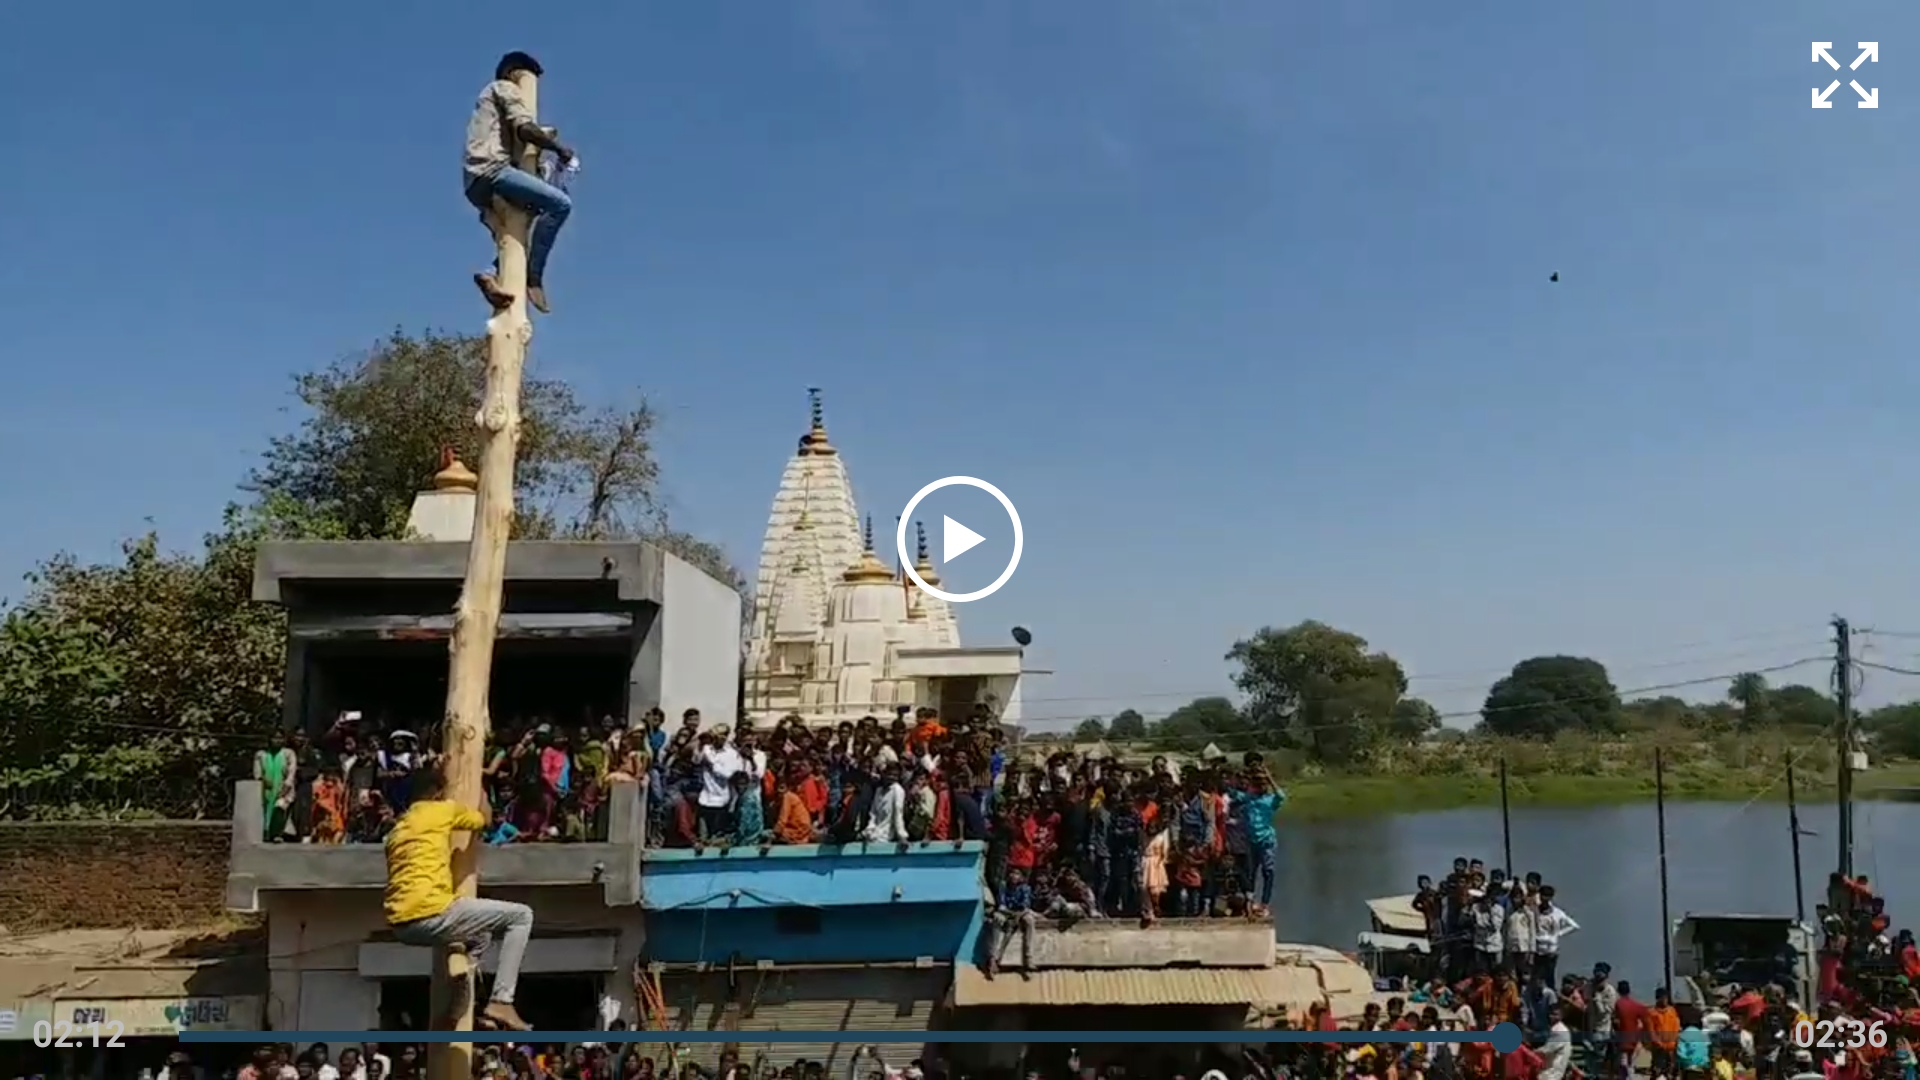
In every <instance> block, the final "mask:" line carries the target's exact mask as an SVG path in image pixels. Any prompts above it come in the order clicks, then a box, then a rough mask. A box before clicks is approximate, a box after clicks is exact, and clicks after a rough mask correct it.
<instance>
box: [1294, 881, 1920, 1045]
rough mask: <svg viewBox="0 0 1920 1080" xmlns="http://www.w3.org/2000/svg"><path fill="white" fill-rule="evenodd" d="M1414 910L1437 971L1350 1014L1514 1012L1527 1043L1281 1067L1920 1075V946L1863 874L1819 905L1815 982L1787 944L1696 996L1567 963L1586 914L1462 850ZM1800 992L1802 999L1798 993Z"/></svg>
mask: <svg viewBox="0 0 1920 1080" xmlns="http://www.w3.org/2000/svg"><path fill="white" fill-rule="evenodd" d="M1413 906H1414V909H1415V910H1416V911H1417V912H1419V914H1420V915H1421V916H1422V917H1423V918H1424V920H1425V922H1426V930H1427V938H1428V943H1429V946H1430V956H1431V969H1430V970H1429V971H1428V972H1426V973H1424V975H1421V976H1416V977H1412V978H1409V979H1406V980H1404V981H1402V982H1398V983H1395V984H1393V989H1394V990H1396V991H1398V992H1400V993H1402V994H1403V995H1404V996H1399V997H1394V998H1392V999H1390V1000H1388V1001H1387V1002H1386V1003H1385V1004H1384V1006H1382V1005H1379V1004H1372V1005H1369V1006H1367V1009H1366V1012H1365V1014H1364V1015H1363V1016H1362V1017H1361V1018H1360V1020H1359V1021H1358V1023H1357V1024H1356V1025H1354V1026H1355V1027H1357V1028H1358V1029H1359V1030H1363V1031H1366V1030H1383V1031H1409V1030H1411V1031H1423V1030H1435V1029H1442V1028H1444V1027H1446V1026H1447V1021H1449V1020H1451V1022H1452V1026H1454V1027H1456V1028H1459V1029H1464V1030H1483V1029H1486V1028H1490V1027H1492V1026H1494V1025H1497V1024H1501V1023H1508V1022H1511V1023H1514V1024H1518V1025H1519V1026H1520V1027H1521V1029H1522V1031H1523V1032H1525V1033H1526V1036H1527V1041H1526V1044H1525V1045H1523V1046H1521V1047H1520V1048H1519V1049H1518V1050H1515V1051H1513V1052H1512V1053H1508V1054H1505V1055H1499V1054H1496V1053H1495V1052H1494V1050H1493V1048H1492V1047H1491V1046H1490V1045H1488V1044H1483V1043H1474V1044H1461V1045H1457V1046H1452V1047H1447V1046H1442V1045H1440V1044H1421V1043H1381V1044H1368V1045H1364V1046H1359V1047H1352V1046H1345V1047H1336V1046H1332V1045H1326V1046H1321V1047H1313V1046H1306V1047H1296V1048H1293V1049H1290V1050H1289V1051H1288V1052H1287V1055H1286V1057H1287V1060H1288V1061H1289V1062H1290V1065H1289V1066H1288V1071H1290V1072H1293V1073H1301V1074H1304V1075H1310V1076H1314V1077H1329V1078H1330V1077H1340V1078H1342V1080H1346V1078H1353V1077H1367V1078H1391V1080H1406V1078H1407V1077H1409V1076H1415V1077H1428V1076H1435V1077H1445V1078H1455V1077H1458V1078H1462V1080H1495V1078H1498V1080H1574V1078H1578V1080H1634V1078H1637V1077H1647V1078H1649V1080H1651V1078H1660V1080H1915V1056H1914V1051H1913V1047H1914V1044H1915V1043H1916V1042H1920V995H1917V994H1916V990H1915V987H1916V986H1917V985H1920V949H1916V948H1915V945H1914V939H1913V935H1912V934H1911V933H1910V932H1908V931H1905V930H1902V931H1898V932H1892V931H1891V930H1890V924H1889V921H1888V918H1887V915H1886V905H1885V903H1884V901H1883V900H1882V899H1881V898H1879V897H1876V896H1874V895H1873V893H1872V890H1871V889H1870V887H1869V886H1868V883H1867V880H1866V879H1865V878H1858V879H1849V878H1844V877H1841V876H1840V875H1835V876H1834V879H1833V883H1832V885H1831V887H1830V889H1829V897H1828V902H1827V903H1825V904H1822V905H1820V906H1819V913H1820V918H1821V923H1822V930H1823V935H1822V938H1823V939H1822V942H1821V945H1820V949H1819V954H1818V963H1819V969H1818V970H1819V975H1818V985H1817V986H1812V985H1806V984H1805V981H1804V980H1802V979H1801V978H1799V976H1798V975H1797V974H1796V971H1797V968H1798V965H1797V964H1796V963H1795V962H1794V958H1793V957H1792V956H1791V955H1765V956H1749V955H1730V956H1726V957H1724V958H1720V959H1719V960H1717V961H1716V962H1715V963H1714V964H1713V965H1712V970H1710V971H1709V972H1708V973H1707V975H1706V977H1705V978H1704V979H1701V980H1698V981H1697V983H1696V986H1697V989H1698V990H1699V991H1700V994H1701V996H1702V997H1703V999H1704V1000H1700V1001H1687V1002H1684V1003H1682V1002H1676V1001H1675V999H1674V997H1673V995H1672V993H1671V991H1670V990H1669V989H1668V988H1666V987H1660V988H1656V989H1655V990H1654V991H1653V994H1652V997H1651V1000H1650V1001H1643V1000H1642V999H1641V998H1640V997H1639V996H1637V995H1636V992H1635V990H1634V988H1633V986H1632V985H1631V984H1630V983H1629V982H1628V981H1627V980H1625V979H1618V980H1616V979H1615V978H1614V975H1613V971H1612V968H1611V967H1610V966H1609V965H1607V964H1605V963H1600V964H1596V965H1595V966H1594V968H1593V969H1592V972H1591V974H1589V975H1584V976H1583V975H1580V974H1574V973H1568V974H1561V973H1560V972H1559V970H1558V967H1559V951H1560V943H1561V940H1562V938H1564V936H1565V935H1567V934H1570V933H1574V932H1576V931H1578V930H1579V929H1580V926H1579V924H1578V923H1577V922H1575V921H1574V920H1573V918H1572V917H1571V916H1569V915H1568V914H1567V913H1566V912H1565V911H1564V910H1562V909H1561V908H1560V907H1559V905H1558V904H1557V902H1556V897H1555V892H1554V889H1553V887H1552V886H1551V885H1549V884H1546V883H1544V882H1543V881H1542V880H1541V878H1540V875H1538V874H1532V873H1530V874H1526V875H1524V876H1521V877H1517V878H1510V877H1508V876H1507V875H1506V874H1505V873H1504V872H1503V871H1501V870H1499V869H1497V868H1496V869H1493V870H1491V871H1489V870H1488V869H1487V868H1486V867H1485V865H1484V864H1483V863H1482V862H1481V861H1479V860H1473V859H1466V858H1460V859H1456V860H1454V865H1453V871H1452V873H1450V874H1448V875H1447V876H1446V877H1445V878H1443V879H1442V880H1441V881H1440V882H1439V883H1438V884H1435V883H1434V882H1433V880H1432V879H1431V878H1428V877H1425V876H1422V877H1421V878H1420V879H1419V884H1418V891H1417V892H1416V894H1415V896H1414V900H1413ZM1810 993H1811V994H1812V995H1813V997H1812V999H1811V1000H1812V1001H1813V1006H1812V1007H1811V1008H1809V1007H1807V1006H1806V1005H1803V1004H1802V1002H1804V1001H1807V1000H1809V999H1808V995H1809V994H1810ZM1416 1010H1418V1013H1417V1016H1416ZM1306 1019H1307V1022H1306V1024H1305V1025H1304V1026H1306V1027H1308V1028H1317V1029H1322V1030H1331V1029H1332V1028H1334V1027H1336V1026H1338V1025H1335V1024H1334V1023H1333V1022H1332V1019H1331V1017H1329V1016H1327V1015H1325V1013H1324V1012H1321V1013H1318V1014H1310V1015H1309V1016H1308V1017H1307V1018H1306ZM1855 1022H1857V1026H1856V1023H1855ZM1283 1023H1284V1021H1283ZM1876 1032H1877V1034H1876Z"/></svg>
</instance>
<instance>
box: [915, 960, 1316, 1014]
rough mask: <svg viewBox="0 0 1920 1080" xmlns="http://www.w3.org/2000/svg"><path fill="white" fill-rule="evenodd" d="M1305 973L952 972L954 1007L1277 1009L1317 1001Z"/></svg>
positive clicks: (1204, 970) (1276, 970)
mask: <svg viewBox="0 0 1920 1080" xmlns="http://www.w3.org/2000/svg"><path fill="white" fill-rule="evenodd" d="M1320 996H1321V995H1320V986H1319V981H1318V979H1316V978H1315V976H1314V974H1313V972H1312V971H1311V970H1309V969H1305V968H1298V967H1286V968H1104V969H1100V970H1091V971H1090V970H1072V969H1066V968H1049V969H1046V970H1042V971H1036V972H1033V974H1032V977H1031V978H1024V979H1023V978H1021V977H1020V974H1019V973H1018V972H1002V973H1001V974H1000V975H999V976H998V977H997V978H992V979H989V978H987V974H986V972H984V971H982V970H981V969H980V968H978V967H976V966H974V965H972V964H961V965H958V966H957V967H956V968H955V969H954V977H953V1003H954V1004H955V1005H957V1006H960V1007H963V1008H966V1007H972V1006H980V1005H1016V1006H1017V1005H1251V1006H1261V1005H1268V1004H1273V1005H1278V1004H1286V1005H1290V1006H1295V1007H1298V1008H1305V1007H1306V1006H1307V1005H1308V1004H1310V1003H1312V1002H1314V1001H1318V1000H1320Z"/></svg>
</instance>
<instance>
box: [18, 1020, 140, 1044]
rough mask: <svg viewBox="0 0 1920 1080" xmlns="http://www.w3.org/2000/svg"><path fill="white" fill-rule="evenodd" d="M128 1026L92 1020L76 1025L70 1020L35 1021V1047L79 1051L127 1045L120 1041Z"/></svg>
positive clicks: (116, 1022) (112, 1021) (114, 1021)
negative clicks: (87, 1047)
mask: <svg viewBox="0 0 1920 1080" xmlns="http://www.w3.org/2000/svg"><path fill="white" fill-rule="evenodd" d="M126 1032H127V1029H126V1025H124V1024H122V1023H121V1022H120V1021H118V1020H107V1021H104V1022H103V1021H99V1020H90V1021H87V1022H86V1023H75V1022H73V1021H70V1020H35V1021H34V1022H33V1045H35V1046H39V1047H48V1046H52V1047H58V1048H61V1049H78V1048H80V1047H85V1046H112V1047H123V1046H125V1045H127V1044H126V1043H124V1042H121V1041H120V1040H121V1039H122V1038H123V1037H124V1036H125V1035H126Z"/></svg>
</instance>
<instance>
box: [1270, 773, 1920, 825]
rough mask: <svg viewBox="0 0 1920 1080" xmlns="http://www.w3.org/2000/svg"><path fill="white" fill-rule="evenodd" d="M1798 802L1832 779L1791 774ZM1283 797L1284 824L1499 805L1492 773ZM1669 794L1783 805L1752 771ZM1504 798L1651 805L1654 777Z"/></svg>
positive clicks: (1528, 789)
mask: <svg viewBox="0 0 1920 1080" xmlns="http://www.w3.org/2000/svg"><path fill="white" fill-rule="evenodd" d="M1795 780H1796V782H1797V785H1798V788H1799V790H1798V795H1799V798H1800V800H1801V801H1802V802H1803V803H1806V804H1809V805H1812V804H1819V803H1831V802H1832V801H1833V798H1834V782H1833V778H1832V777H1831V776H1821V775H1814V776H1809V775H1807V774H1804V773H1802V774H1799V775H1797V776H1796V777H1795ZM1281 786H1282V787H1283V788H1285V789H1286V792H1287V802H1286V806H1285V807H1284V808H1283V809H1282V810H1281V812H1280V817H1281V820H1282V821H1285V820H1287V819H1296V820H1308V821H1313V820H1325V819H1328V818H1343V817H1367V816H1371V815H1375V814H1406V813H1423V812H1432V811H1440V810H1461V809H1466V808H1469V807H1477V808H1497V807H1498V806H1499V805H1500V781H1499V779H1498V778H1497V777H1492V776H1481V775H1469V776H1364V775H1362V776H1317V777H1311V778H1302V779H1296V780H1295V781H1293V782H1292V783H1287V782H1285V781H1282V782H1281ZM1666 787H1667V798H1668V800H1669V801H1672V802H1703V801H1711V802H1746V801H1748V800H1750V799H1754V798H1755V797H1756V796H1757V797H1758V798H1759V799H1761V800H1763V801H1767V802H1785V801H1786V798H1787V790H1786V784H1785V783H1784V781H1783V780H1782V779H1781V778H1780V776H1779V775H1778V774H1774V775H1764V776H1763V775H1755V774H1754V773H1753V772H1752V771H1751V770H1736V769H1731V768H1711V767H1710V768H1705V769H1702V768H1698V767H1694V768H1689V769H1687V770H1684V771H1683V770H1680V769H1674V770H1673V771H1672V772H1671V773H1669V774H1668V776H1667V783H1666ZM1903 790H1912V791H1914V792H1915V794H1916V796H1920V762H1915V761H1899V762H1894V763H1892V764H1889V765H1883V766H1880V767H1877V768H1873V769H1869V770H1867V771H1866V772H1863V773H1859V774H1857V775H1856V776H1855V777H1854V794H1855V795H1856V797H1858V798H1862V799H1878V798H1886V797H1890V796H1893V795H1896V794H1898V793H1900V792H1901V791H1903ZM1507 797H1508V802H1509V804H1510V805H1512V806H1514V807H1543V806H1545V807H1581V806H1622V805H1626V804H1629V803H1642V802H1652V801H1653V798H1654V785H1653V777H1652V776H1651V775H1629V776H1562V775H1555V774H1544V775H1528V776H1510V777H1509V778H1508V781H1507Z"/></svg>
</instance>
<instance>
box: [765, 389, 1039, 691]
mask: <svg viewBox="0 0 1920 1080" xmlns="http://www.w3.org/2000/svg"><path fill="white" fill-rule="evenodd" d="M915 528H916V530H917V531H918V534H919V557H918V558H917V559H916V560H915V565H914V569H915V571H916V572H917V573H919V575H920V576H921V577H922V578H924V579H925V580H926V581H927V582H928V583H929V584H931V585H934V586H935V587H938V586H939V584H940V577H939V573H938V571H937V570H936V569H935V568H934V565H933V560H932V558H931V557H930V556H929V555H928V553H927V542H926V531H925V529H924V528H922V527H921V526H920V525H919V523H917V522H916V523H915ZM1021 661H1022V653H1021V649H1020V648H1019V647H1017V646H1006V647H1004V648H973V649H969V648H964V647H962V646H961V644H960V627H959V624H958V622H957V621H956V620H955V618H954V611H953V609H952V607H951V606H950V605H949V604H948V603H947V602H946V601H944V600H942V599H940V598H939V597H936V596H932V595H930V594H928V593H927V592H925V591H924V590H922V589H921V588H920V587H919V586H917V585H915V584H914V583H913V582H912V581H911V580H910V579H909V578H908V577H907V576H906V574H905V573H904V572H903V571H901V570H899V569H898V568H896V567H892V566H889V565H888V563H887V562H885V561H883V560H882V559H881V557H880V555H879V554H878V553H877V552H876V551H875V550H874V545H873V525H872V521H871V520H870V519H869V520H868V522H867V524H866V528H865V529H864V531H863V530H862V528H861V524H860V515H859V511H858V509H857V508H856V505H855V502H854V497H853V484H852V482H851V481H850V480H849V479H848V476H847V466H846V462H845V459H844V458H842V457H841V455H840V451H839V450H838V448H836V447H835V446H834V445H833V444H832V442H830V441H829V440H828V438H827V428H826V422H825V419H824V416H823V414H822V412H821V408H820V399H819V396H818V394H817V393H816V394H815V396H814V399H813V424H812V426H811V428H810V429H809V430H808V431H807V433H806V434H805V435H804V436H802V437H801V439H800V445H799V448H798V450H796V451H795V453H794V456H793V457H792V458H791V459H789V460H788V461H787V467H786V469H785V470H784V471H783V472H782V473H781V475H780V489H779V491H778V492H776V493H775V494H774V497H773V510H772V512H771V513H770V514H769V515H768V517H767V534H766V539H765V540H764V541H763V542H762V544H761V546H760V568H759V573H758V575H757V577H756V578H755V587H754V600H753V615H752V618H751V621H750V624H749V628H748V641H747V661H746V676H745V693H744V705H745V711H746V714H747V715H748V716H752V717H758V718H760V719H762V720H776V719H779V718H780V717H782V716H786V715H788V714H790V713H797V714H799V715H800V716H802V717H804V718H806V719H807V720H808V721H809V722H812V723H823V724H824V723H835V722H838V721H841V720H855V719H858V718H860V717H862V716H868V715H872V716H879V717H883V718H884V717H887V716H891V715H892V714H893V712H894V710H895V709H896V708H897V707H899V706H902V705H911V706H919V705H932V706H934V707H935V708H938V709H939V710H940V712H941V715H943V716H948V717H957V716H964V715H966V714H968V713H969V712H971V711H972V709H973V708H974V707H975V706H976V705H985V706H987V707H988V708H990V709H992V710H993V712H994V714H995V715H996V716H998V717H999V718H1000V719H1001V720H1002V721H1003V722H1005V723H1009V724H1012V723H1017V722H1019V719H1020V673H1021Z"/></svg>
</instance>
